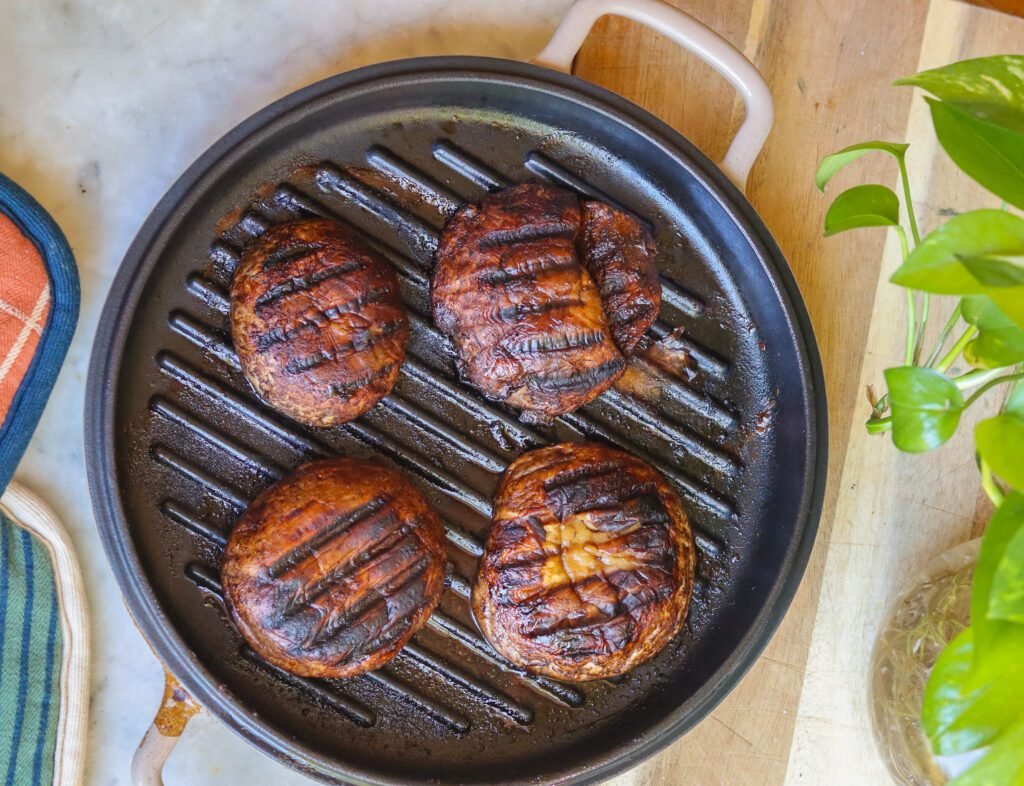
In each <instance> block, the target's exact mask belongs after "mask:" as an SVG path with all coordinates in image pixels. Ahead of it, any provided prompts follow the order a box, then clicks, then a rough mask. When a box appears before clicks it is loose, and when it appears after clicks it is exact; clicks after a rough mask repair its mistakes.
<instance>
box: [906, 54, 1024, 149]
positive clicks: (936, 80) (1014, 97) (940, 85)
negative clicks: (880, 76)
mask: <svg viewBox="0 0 1024 786" xmlns="http://www.w3.org/2000/svg"><path fill="white" fill-rule="evenodd" d="M896 84H897V85H913V86H915V87H920V88H921V89H923V90H926V91H928V92H929V93H931V94H932V95H934V96H935V97H936V98H939V99H941V100H942V101H946V102H948V103H951V104H954V105H955V106H957V107H958V108H960V109H963V110H964V111H966V112H969V113H970V114H972V115H974V116H975V117H978V118H981V119H983V120H989V121H990V122H993V123H997V124H998V125H1001V126H1004V127H1006V128H1012V129H1016V130H1017V131H1021V132H1024V56H1021V55H995V56H992V57H978V58H974V59H972V60H961V61H960V62H959V63H952V64H951V65H947V66H943V67H941V68H933V69H931V70H930V71H922V72H921V73H919V74H915V75H914V76H910V77H907V78H905V79H899V80H897V81H896Z"/></svg>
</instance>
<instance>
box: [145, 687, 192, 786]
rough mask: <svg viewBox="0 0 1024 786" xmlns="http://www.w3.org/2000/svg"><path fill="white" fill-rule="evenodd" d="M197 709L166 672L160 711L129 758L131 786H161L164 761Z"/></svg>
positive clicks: (162, 783)
mask: <svg viewBox="0 0 1024 786" xmlns="http://www.w3.org/2000/svg"><path fill="white" fill-rule="evenodd" d="M200 709H201V708H200V706H199V705H198V704H196V702H195V700H194V699H193V698H192V697H191V696H189V695H188V693H186V692H185V689H184V688H183V687H181V685H180V684H179V683H178V680H176V679H175V678H174V675H173V674H171V673H170V672H169V671H165V672H164V697H163V700H162V701H161V702H160V709H158V710H157V711H156V717H155V718H153V722H152V723H151V724H150V726H149V728H148V729H146V734H145V736H143V738H142V742H140V743H139V747H138V749H137V750H136V751H135V755H134V756H133V757H132V786H164V779H163V774H162V773H163V769H164V762H165V761H167V757H168V756H170V755H171V751H172V750H174V746H175V745H177V743H178V738H179V737H181V733H182V732H183V731H185V724H186V723H188V722H189V719H190V718H191V717H192V716H193V715H195V714H196V713H197V712H199V710H200Z"/></svg>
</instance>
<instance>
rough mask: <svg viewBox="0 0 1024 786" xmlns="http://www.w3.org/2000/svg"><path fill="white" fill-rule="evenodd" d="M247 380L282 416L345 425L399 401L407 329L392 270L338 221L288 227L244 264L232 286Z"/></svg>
mask: <svg viewBox="0 0 1024 786" xmlns="http://www.w3.org/2000/svg"><path fill="white" fill-rule="evenodd" d="M231 337H232V339H233V341H234V344H235V349H236V351H237V352H238V360H239V362H240V363H241V366H242V371H243V373H244V374H245V376H246V379H248V380H249V383H250V384H251V385H252V387H253V389H254V390H255V391H256V393H258V394H259V396H260V397H261V398H262V399H263V400H265V401H266V402H267V403H268V404H269V405H270V406H272V407H273V408H274V409H276V410H279V411H280V412H283V413H284V414H286V415H288V416H289V417H292V418H294V419H295V420H298V421H300V422H302V423H305V424H307V425H310V426H320V427H329V426H334V425H337V424H338V423H345V422H347V421H349V420H352V419H353V418H356V417H358V416H359V415H361V414H363V413H364V412H366V411H367V410H368V409H369V408H370V407H372V406H373V405H374V404H376V403H377V402H378V401H380V399H382V398H383V397H384V396H386V395H387V394H388V393H390V392H391V389H392V388H393V387H394V385H395V381H396V380H397V379H398V372H399V369H400V368H401V365H402V360H403V359H404V358H405V344H406V341H407V340H408V337H409V320H408V318H407V317H406V313H405V307H404V306H403V304H402V302H401V298H400V296H399V291H398V280H397V279H396V277H395V273H394V271H393V270H392V269H391V266H390V265H388V263H387V262H386V261H385V260H383V259H381V258H380V257H379V256H378V255H376V254H375V253H374V252H373V251H372V250H371V249H369V248H367V247H366V246H365V245H364V244H363V243H361V242H360V241H359V240H358V239H357V238H356V237H355V236H354V235H353V234H352V233H351V232H349V231H348V230H346V229H345V228H344V227H342V226H340V225H339V224H336V223H335V222H333V221H328V220H324V219H314V220H306V221H297V222H293V223H288V224H282V225H279V226H276V227H273V228H272V229H269V230H268V231H267V232H266V233H264V234H263V235H261V236H260V237H259V238H258V239H257V240H256V241H254V242H253V243H252V244H251V245H250V246H249V247H248V248H247V249H246V251H245V253H244V254H243V255H242V260H241V263H240V264H239V266H238V269H237V270H236V271H235V276H234V279H233V281H232V284H231Z"/></svg>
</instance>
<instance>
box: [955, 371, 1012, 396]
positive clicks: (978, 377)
mask: <svg viewBox="0 0 1024 786" xmlns="http://www.w3.org/2000/svg"><path fill="white" fill-rule="evenodd" d="M1011 368H1013V366H1001V367H1000V368H976V369H974V370H973V371H968V372H967V373H966V374H961V375H960V376H959V377H954V378H953V383H954V384H955V385H956V386H957V387H958V388H960V390H967V389H968V388H973V387H974V386H975V385H983V384H984V383H986V382H988V381H989V380H990V379H995V378H996V377H998V376H999V375H1000V374H1004V373H1006V372H1007V371H1008V370H1009V369H1011Z"/></svg>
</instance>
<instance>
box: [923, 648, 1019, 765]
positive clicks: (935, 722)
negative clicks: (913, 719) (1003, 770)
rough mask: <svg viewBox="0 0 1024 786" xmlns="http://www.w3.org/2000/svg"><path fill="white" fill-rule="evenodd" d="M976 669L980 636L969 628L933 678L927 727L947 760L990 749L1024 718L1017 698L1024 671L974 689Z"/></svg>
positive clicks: (928, 692) (925, 714)
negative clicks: (990, 746)
mask: <svg viewBox="0 0 1024 786" xmlns="http://www.w3.org/2000/svg"><path fill="white" fill-rule="evenodd" d="M974 663H975V653H974V631H973V629H972V628H967V629H966V630H963V631H961V632H960V634H959V635H958V636H957V637H956V638H955V639H953V641H952V642H950V643H949V645H948V646H947V647H946V649H944V650H943V651H942V654H941V655H940V656H939V659H938V660H937V661H936V662H935V666H934V667H933V669H932V672H931V674H930V675H929V677H928V685H927V687H926V688H925V694H924V705H923V707H922V709H921V725H922V727H923V728H924V731H925V733H926V734H927V735H928V739H929V740H930V741H931V743H932V749H933V750H934V751H935V752H936V753H938V754H939V755H941V756H950V755H953V754H956V753H963V752H965V751H970V750H974V749H976V748H979V747H981V746H983V745H987V744H989V743H990V742H992V740H994V739H995V738H996V737H998V736H999V734H1000V733H1001V732H1003V731H1004V730H1006V729H1007V728H1009V727H1012V726H1013V725H1014V724H1015V723H1016V722H1017V721H1018V719H1019V718H1020V706H1019V705H1018V703H1017V702H1016V701H1014V700H1013V693H1014V688H1018V689H1020V690H1022V691H1024V667H1021V668H1016V669H1012V670H1011V671H1009V672H1005V673H1003V674H1001V675H1000V679H999V680H998V681H995V680H993V681H990V682H988V683H986V684H983V685H981V686H980V687H972V686H971V681H972V680H971V678H972V677H973V675H974Z"/></svg>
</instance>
